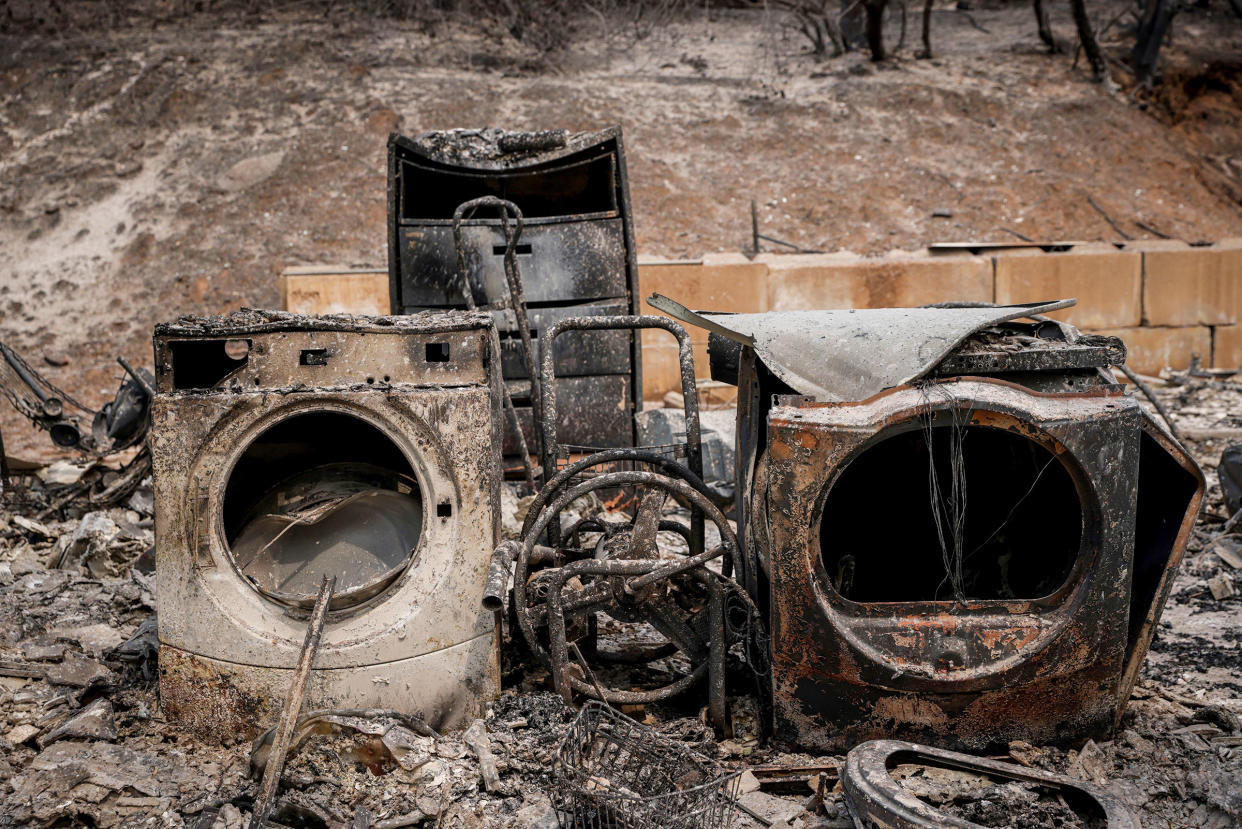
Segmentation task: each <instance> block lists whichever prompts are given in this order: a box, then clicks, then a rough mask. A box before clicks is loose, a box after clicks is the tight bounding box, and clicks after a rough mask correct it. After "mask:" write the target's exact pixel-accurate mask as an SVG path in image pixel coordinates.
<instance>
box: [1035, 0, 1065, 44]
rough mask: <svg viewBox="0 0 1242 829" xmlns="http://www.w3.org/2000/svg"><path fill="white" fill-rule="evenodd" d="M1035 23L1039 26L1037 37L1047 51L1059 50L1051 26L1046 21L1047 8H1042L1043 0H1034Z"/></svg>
mask: <svg viewBox="0 0 1242 829" xmlns="http://www.w3.org/2000/svg"><path fill="white" fill-rule="evenodd" d="M1033 5H1034V6H1035V25H1037V26H1038V27H1039V39H1040V40H1042V41H1043V42H1044V45H1045V46H1047V47H1048V51H1049V52H1059V51H1061V47H1060V46H1059V45H1058V44H1057V39H1056V38H1055V37H1053V36H1052V26H1051V25H1049V23H1048V10H1047V9H1045V8H1044V0H1034V3H1033Z"/></svg>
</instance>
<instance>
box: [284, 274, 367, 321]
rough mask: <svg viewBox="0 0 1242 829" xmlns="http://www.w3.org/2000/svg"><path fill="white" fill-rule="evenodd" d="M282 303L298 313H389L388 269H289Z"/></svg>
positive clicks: (285, 278) (289, 309)
mask: <svg viewBox="0 0 1242 829" xmlns="http://www.w3.org/2000/svg"><path fill="white" fill-rule="evenodd" d="M280 281H281V289H280V297H281V304H282V305H284V309H285V310H286V311H292V312H294V313H296V314H387V313H388V309H389V299H388V272H387V271H379V270H367V271H346V270H341V271H326V270H320V269H314V270H312V269H309V268H289V269H287V270H286V271H285V272H284V274H283V275H282V276H281V278H280Z"/></svg>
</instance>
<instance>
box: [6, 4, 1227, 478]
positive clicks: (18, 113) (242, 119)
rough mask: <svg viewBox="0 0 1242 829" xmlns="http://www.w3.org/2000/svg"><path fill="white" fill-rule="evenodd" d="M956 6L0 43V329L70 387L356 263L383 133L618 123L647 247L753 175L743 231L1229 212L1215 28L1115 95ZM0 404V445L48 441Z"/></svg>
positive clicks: (715, 238) (292, 26)
mask: <svg viewBox="0 0 1242 829" xmlns="http://www.w3.org/2000/svg"><path fill="white" fill-rule="evenodd" d="M1055 11H1056V12H1058V13H1060V14H1061V16H1060V17H1057V16H1055V15H1054V24H1055V26H1056V28H1057V31H1058V33H1059V34H1060V35H1061V37H1062V38H1063V39H1065V40H1068V39H1069V37H1070V35H1071V28H1070V23H1069V21H1068V17H1067V13H1066V12H1065V10H1064V9H1061V8H1060V7H1059V6H1058V7H1057V9H1056V10H1055ZM1101 11H1103V8H1102V9H1101ZM973 16H974V20H975V22H976V23H978V24H979V26H981V27H983V28H986V29H987V30H988V33H987V34H984V33H983V32H981V31H980V30H979V29H978V28H975V27H974V26H972V25H971V24H970V22H969V20H968V19H967V18H966V15H964V14H962V13H959V12H955V11H953V10H951V9H947V8H946V9H944V10H939V11H937V13H936V15H935V27H936V28H935V32H936V38H937V49H938V53H939V54H938V57H937V59H935V60H931V61H916V60H914V59H913V56H912V52H913V37H911V38H910V41H909V42H908V43H907V45H906V47H905V49H904V50H903V51H902V52H901V53H900V54H899V56H898V58H897V59H896V60H893V61H890V62H889V63H886V64H883V65H880V66H876V65H873V64H871V63H869V62H868V61H866V60H865V59H863V58H862V57H861V56H858V55H850V56H846V57H844V58H839V59H834V60H830V61H825V62H815V61H814V60H812V59H810V58H807V57H805V56H802V55H800V54H799V53H800V52H801V50H803V48H804V43H803V42H801V41H800V39H799V36H798V35H797V34H796V33H792V32H790V31H788V30H786V29H784V28H782V27H781V26H780V25H779V21H778V20H777V19H775V18H773V17H769V16H765V15H764V13H762V12H760V11H755V12H727V13H726V12H714V13H712V14H711V15H703V14H695V15H693V16H692V17H691V19H688V20H685V21H682V22H669V23H667V24H666V25H662V26H660V27H657V28H656V29H655V30H654V31H651V32H649V33H648V34H647V36H646V37H643V38H641V39H636V38H635V37H634V36H633V32H632V31H631V30H628V29H623V28H620V27H616V28H613V29H611V30H609V32H608V33H607V35H608V36H604V35H599V36H595V37H592V38H591V39H588V40H583V41H580V42H578V43H576V44H575V46H574V48H573V49H572V50H571V52H570V53H569V54H567V55H564V56H562V57H560V58H559V59H558V60H559V62H558V64H557V65H556V66H555V68H552V69H549V68H546V63H544V64H542V65H543V66H544V67H545V68H532V67H537V66H540V65H541V64H540V63H539V61H538V56H536V55H533V54H532V53H531V52H530V51H529V50H526V49H525V48H524V47H523V46H522V45H521V44H519V43H515V42H514V41H513V40H512V39H510V38H507V37H502V36H499V35H497V36H488V35H484V34H481V33H479V32H477V31H464V30H462V31H457V30H451V31H450V30H443V29H441V30H439V31H438V32H433V33H431V34H428V33H426V32H424V31H422V29H421V28H420V27H418V26H416V25H414V24H409V23H395V22H392V21H358V20H346V19H344V15H337V16H335V17H331V18H328V19H327V20H325V19H323V18H321V17H318V16H315V17H311V16H309V15H307V16H293V15H288V16H280V17H274V18H266V19H253V18H245V19H242V18H235V17H222V16H214V17H213V16H208V15H204V16H200V17H193V18H190V19H188V20H183V21H182V22H180V23H178V24H177V25H171V24H151V23H149V22H135V24H134V25H133V26H132V27H130V28H123V29H120V30H112V31H92V32H82V33H79V34H73V35H67V36H63V37H59V38H53V37H48V36H24V37H20V38H18V37H8V38H3V39H0V55H3V56H5V57H0V181H2V182H3V187H2V188H0V331H2V332H3V337H4V339H5V340H6V341H9V342H11V343H12V344H13V345H15V346H17V347H19V348H20V349H23V350H25V351H26V352H27V353H28V355H29V357H30V358H31V359H32V360H33V361H35V362H36V363H39V364H41V363H42V360H43V356H44V355H52V356H58V355H59V356H66V357H68V358H69V364H68V365H67V366H65V367H63V368H49V374H50V375H51V376H52V377H53V379H54V380H56V381H57V382H59V383H60V384H62V385H64V386H66V387H68V388H70V389H71V390H73V391H75V392H79V393H80V394H81V396H83V397H85V398H86V399H87V400H89V401H93V402H99V401H100V400H102V399H103V398H104V397H105V396H108V397H110V396H111V393H112V391H113V389H114V388H115V378H116V377H118V376H119V369H118V368H117V367H116V366H115V363H113V357H114V356H115V355H116V354H118V353H121V354H124V355H126V356H128V357H129V358H130V359H131V360H134V361H135V362H148V363H149V360H150V356H149V355H150V345H149V335H150V330H151V326H152V325H153V324H154V323H155V322H156V321H157V320H159V319H165V318H169V317H172V316H173V315H175V314H178V313H182V312H188V311H196V312H204V311H207V312H217V311H224V310H227V309H231V308H236V307H239V306H242V305H251V306H274V305H276V304H277V303H278V302H279V294H278V286H277V280H276V278H277V275H278V274H279V272H280V270H281V269H282V268H283V267H285V266H287V265H290V264H305V263H335V264H346V265H367V264H371V265H382V264H383V263H384V262H385V261H386V254H385V250H384V245H385V232H384V201H383V194H384V142H385V138H386V136H387V133H388V132H389V130H392V129H398V130H403V131H406V132H411V133H413V132H418V131H421V130H424V129H430V128H443V127H453V126H473V125H495V126H505V127H511V128H539V127H547V126H553V125H559V126H565V127H569V128H573V129H587V128H592V127H597V126H600V125H605V124H611V123H620V124H622V125H623V126H624V128H625V136H626V143H627V148H628V151H629V154H630V170H631V176H632V178H631V190H632V195H633V201H634V205H635V212H636V220H637V227H638V244H639V249H640V251H641V253H643V254H646V255H661V256H669V257H686V256H697V255H699V254H701V253H703V252H705V251H714V250H737V249H740V248H742V247H743V246H745V245H747V244H748V243H749V236H750V217H749V204H750V201H751V200H752V199H754V200H756V201H757V202H758V204H759V205H760V219H761V223H762V227H763V230H764V232H766V233H768V234H770V235H773V236H777V237H779V238H783V239H787V240H789V241H791V242H794V243H797V244H799V245H802V246H804V247H809V248H818V249H824V250H833V249H838V248H844V249H852V250H856V251H863V252H882V251H884V250H888V249H892V248H898V247H904V248H912V247H918V246H922V245H925V244H927V243H929V242H933V241H943V240H961V239H967V238H970V239H980V238H983V239H990V238H1009V237H1008V234H1007V233H1006V231H1004V230H1002V228H1010V229H1012V230H1016V231H1018V232H1020V233H1024V234H1026V235H1029V236H1033V237H1041V238H1065V237H1073V238H1079V239H1097V238H1109V239H1111V238H1115V237H1116V234H1115V233H1114V231H1113V230H1112V229H1111V228H1110V227H1109V226H1108V224H1107V223H1106V222H1105V220H1104V219H1103V218H1102V217H1101V216H1100V215H1099V214H1098V213H1097V212H1096V211H1095V210H1094V209H1093V208H1092V207H1091V206H1090V205H1089V204H1088V203H1087V196H1088V195H1090V196H1092V197H1093V198H1094V199H1095V200H1096V202H1098V203H1099V204H1100V205H1102V206H1103V207H1104V208H1105V209H1106V210H1107V211H1108V212H1109V213H1110V215H1111V216H1112V217H1113V218H1114V219H1116V220H1117V221H1118V222H1120V223H1122V224H1123V227H1124V228H1125V229H1127V232H1129V233H1131V234H1132V235H1135V236H1143V235H1147V234H1146V233H1145V232H1144V231H1142V230H1140V229H1138V227H1137V226H1136V225H1135V221H1142V222H1144V223H1145V224H1147V225H1148V226H1150V227H1152V228H1155V229H1157V230H1159V231H1161V232H1164V233H1167V234H1171V235H1174V236H1178V237H1182V238H1186V239H1192V240H1193V239H1214V238H1220V237H1228V236H1239V235H1242V207H1240V206H1239V203H1238V201H1237V200H1236V199H1237V196H1238V194H1239V193H1240V192H1242V187H1239V182H1240V181H1242V169H1240V166H1242V115H1240V113H1242V107H1240V106H1239V102H1240V101H1242V92H1240V91H1239V86H1238V82H1237V80H1236V79H1237V77H1238V73H1237V72H1236V71H1233V70H1232V69H1231V67H1236V66H1237V63H1236V62H1233V63H1231V62H1230V61H1231V60H1232V61H1236V60H1237V58H1238V56H1242V25H1239V24H1238V23H1237V22H1236V21H1232V20H1230V19H1227V18H1224V17H1220V18H1213V17H1208V16H1205V14H1204V13H1202V12H1194V13H1186V14H1184V15H1183V17H1182V18H1181V19H1179V29H1178V33H1179V40H1178V41H1177V45H1175V47H1174V48H1173V49H1172V50H1170V52H1169V55H1168V57H1169V65H1170V67H1172V68H1173V69H1174V70H1175V72H1176V81H1175V83H1174V84H1173V85H1171V86H1170V89H1169V90H1166V92H1165V93H1164V94H1163V97H1160V98H1158V100H1157V101H1156V103H1155V105H1153V106H1151V107H1149V108H1147V110H1144V109H1143V108H1140V107H1139V106H1136V105H1135V103H1134V102H1133V100H1132V99H1131V97H1130V96H1129V95H1128V94H1126V93H1125V92H1124V91H1121V92H1115V93H1110V92H1109V91H1108V90H1106V89H1104V88H1102V87H1100V86H1097V85H1094V84H1091V83H1089V82H1087V79H1086V74H1085V71H1084V70H1083V69H1082V68H1081V67H1080V68H1078V69H1074V68H1072V66H1071V60H1070V57H1068V56H1066V55H1057V56H1048V55H1046V54H1045V53H1044V52H1043V50H1042V49H1041V48H1040V47H1039V44H1038V41H1037V38H1036V36H1035V30H1034V26H1033V25H1032V21H1031V19H1030V18H1031V15H1030V11H1029V9H1028V8H1027V7H1026V6H1025V5H1021V4H1019V5H1017V6H1010V7H1006V8H1002V9H996V10H978V11H975V12H973ZM911 34H912V35H913V29H912V31H911ZM895 36H896V34H895V32H894V40H895ZM1203 43H1209V44H1211V46H1212V49H1213V50H1214V51H1213V53H1212V54H1211V55H1207V56H1205V55H1201V54H1198V53H1195V52H1193V48H1197V47H1196V44H1203ZM1230 55H1232V56H1233V58H1230ZM1212 61H1215V62H1216V63H1215V64H1214V65H1213V66H1209V64H1210V63H1211V62H1212ZM1170 90H1171V91H1170ZM934 210H937V211H940V210H947V211H949V212H951V214H952V215H951V217H949V218H933V217H932V213H933V211H934ZM13 423H14V420H13V418H12V417H11V415H10V412H9V411H8V410H7V409H5V411H4V412H3V413H0V425H2V426H4V427H6V432H7V433H8V436H9V438H8V440H9V445H10V451H14V450H17V451H19V452H22V453H24V454H33V453H39V454H44V455H46V454H47V453H46V447H47V442H46V440H45V439H43V438H42V437H40V436H37V435H31V434H29V433H28V431H27V430H25V429H18V430H14V429H8V428H7V427H9V426H11V425H13Z"/></svg>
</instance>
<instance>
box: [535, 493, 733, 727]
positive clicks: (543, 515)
mask: <svg viewBox="0 0 1242 829" xmlns="http://www.w3.org/2000/svg"><path fill="white" fill-rule="evenodd" d="M626 485H648V486H657V487H660V488H662V489H665V490H666V491H669V492H671V493H673V494H675V495H680V496H681V497H683V498H685V499H687V500H689V501H690V502H691V504H692V505H694V506H697V507H698V508H699V509H701V510H702V511H703V513H704V515H705V516H706V517H709V518H711V520H712V523H714V524H716V527H717V529H718V530H719V532H720V538H721V542H722V543H721V546H720V547H716V548H714V549H712V550H710V551H706V552H703V553H700V554H698V555H697V556H688V557H686V558H682V559H677V560H674V561H672V562H661V561H658V560H639V561H632V562H627V561H610V562H596V561H593V560H590V559H584V560H582V561H580V562H573V563H571V564H567V565H565V567H564V568H561V570H562V571H564V572H566V573H569V574H572V572H574V568H580V567H584V566H592V565H593V566H603V567H606V568H608V569H609V570H610V571H611V572H612V573H613V574H614V575H635V576H637V577H636V578H634V579H632V580H631V581H630V582H629V583H627V584H626V588H627V589H628V590H629V591H637V590H640V589H642V588H643V587H646V586H648V585H650V584H654V583H656V582H658V581H661V580H663V579H667V578H670V577H671V576H673V575H676V574H678V573H683V572H686V571H689V570H694V569H696V568H697V567H699V566H700V565H702V564H705V563H706V562H707V561H710V560H711V559H713V558H717V557H719V556H722V555H727V556H728V557H729V558H736V557H737V555H738V551H737V540H736V538H735V537H734V535H733V530H732V528H730V527H729V522H728V520H727V519H726V518H725V517H724V515H723V514H722V513H721V512H720V510H719V509H718V508H717V507H716V505H715V504H713V503H712V502H711V500H710V499H709V498H707V496H705V495H703V494H702V493H700V492H698V491H697V490H696V489H694V488H693V487H692V486H691V485H690V484H689V483H687V482H686V481H684V480H681V479H678V478H669V477H666V476H663V475H659V474H656V473H654V472H612V473H608V474H605V475H600V476H598V477H596V478H591V479H589V480H587V481H583V482H582V483H579V484H578V485H576V486H574V487H571V488H569V489H567V490H564V491H563V492H561V493H560V495H559V496H558V497H557V498H556V499H555V500H554V501H553V502H552V503H550V504H548V505H547V506H546V507H544V508H543V509H542V510H541V511H540V512H539V514H538V516H537V517H536V519H535V521H534V523H533V524H532V525H531V526H530V527H529V531H527V532H524V533H523V536H522V540H521V542H520V549H519V551H518V554H517V564H516V567H515V568H514V574H513V595H514V601H515V602H516V603H517V605H518V610H519V612H518V614H517V617H518V626H519V627H520V628H521V630H522V635H523V636H524V637H525V638H526V642H527V644H528V645H529V646H530V648H531V651H532V652H534V653H535V655H536V656H537V657H538V658H539V660H540V661H541V662H542V663H543V664H544V665H545V666H546V667H547V668H548V669H549V670H550V671H552V673H553V674H554V675H555V674H556V673H557V667H556V666H557V664H559V665H561V666H562V667H563V666H564V665H566V664H567V663H568V652H567V651H566V652H565V653H564V654H561V653H557V654H550V653H548V652H547V651H545V649H544V648H543V646H542V645H541V644H540V642H539V638H538V636H537V634H536V631H535V624H534V622H535V619H534V618H532V617H534V616H536V615H540V614H538V612H537V611H536V610H535V609H533V608H530V607H529V605H528V603H527V590H526V578H527V572H528V568H529V564H530V557H531V553H532V552H533V550H534V546H535V540H536V539H538V538H539V536H540V535H542V534H543V531H544V530H545V529H547V527H548V524H549V523H550V522H551V521H552V520H553V518H554V517H555V516H557V515H559V514H560V512H561V511H562V510H563V509H564V508H565V507H566V506H568V505H569V504H570V503H572V502H573V501H575V500H577V499H578V498H581V497H582V496H583V495H586V494H588V493H590V492H593V491H595V490H597V489H604V488H608V487H617V486H626ZM640 574H642V575H640ZM567 577H568V576H566V578H567ZM712 578H713V579H714V576H712ZM554 596H555V598H553V597H554ZM610 596H611V590H610V588H609V587H608V585H607V584H603V585H592V586H591V587H589V588H586V589H585V590H583V591H578V592H577V593H576V594H575V595H574V596H573V597H572V598H571V599H570V600H569V601H566V600H565V599H564V598H563V597H562V596H561V595H560V591H559V590H556V589H554V590H552V591H551V592H550V593H549V597H548V598H549V601H548V604H547V605H546V607H545V608H540V609H539V610H541V611H543V614H542V615H543V616H544V618H546V619H547V624H548V626H549V629H550V632H551V633H552V634H553V638H555V637H554V633H555V632H554V631H551V628H552V626H553V625H554V624H556V623H557V619H558V618H559V623H560V624H561V625H562V626H563V625H564V621H565V620H564V613H565V612H566V611H569V610H571V609H572V608H573V605H576V604H578V603H582V604H589V603H595V602H601V601H607V600H608V599H609V598H610ZM721 602H722V604H721V607H722V608H723V599H722V600H721ZM720 618H721V625H723V609H722V610H721V614H720ZM721 635H722V636H723V633H722V634H721ZM722 647H723V641H722ZM722 653H723V651H722ZM562 657H563V658H562ZM558 658H560V661H559V663H558V662H556V661H555V660H556V659H558ZM568 679H569V680H570V683H569V684H570V685H571V686H572V687H573V688H574V690H579V691H580V692H581V693H586V694H588V695H590V694H591V693H592V689H591V688H590V686H588V685H586V684H585V683H580V684H581V685H582V688H578V684H576V683H574V682H573V679H574V678H573V677H568ZM721 681H723V680H721ZM675 685H677V687H678V689H679V690H677V691H670V690H669V689H671V688H672V687H673V686H668V688H666V689H661V691H660V693H661V694H663V693H664V692H665V691H669V694H670V695H671V694H672V693H679V692H680V690H684V688H682V686H681V683H675ZM689 685H690V683H689V682H687V683H686V684H685V686H684V687H686V688H688V687H689ZM714 685H715V683H714V682H713V686H714ZM565 693H569V692H568V691H565ZM615 693H616V697H615V699H611V700H609V701H610V702H617V703H629V702H633V701H636V700H638V699H645V700H646V701H653V699H654V698H651V697H633V696H632V695H633V694H635V693H637V694H640V695H641V694H644V693H648V692H615ZM623 694H625V695H628V696H625V697H624V698H623V697H622V695H623ZM659 698H664V697H659Z"/></svg>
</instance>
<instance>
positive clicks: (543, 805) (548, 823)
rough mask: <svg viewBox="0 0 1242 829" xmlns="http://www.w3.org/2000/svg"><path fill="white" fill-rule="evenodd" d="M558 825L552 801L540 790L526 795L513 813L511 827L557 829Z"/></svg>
mask: <svg viewBox="0 0 1242 829" xmlns="http://www.w3.org/2000/svg"><path fill="white" fill-rule="evenodd" d="M559 826H560V821H558V820H557V817H556V811H555V810H554V809H553V808H552V801H551V800H549V799H548V796H547V795H546V794H543V793H541V792H536V793H534V794H530V795H527V797H526V799H525V800H523V801H522V806H521V808H520V809H518V810H517V812H516V813H515V814H514V815H513V829H557V828H558V827H559Z"/></svg>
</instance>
